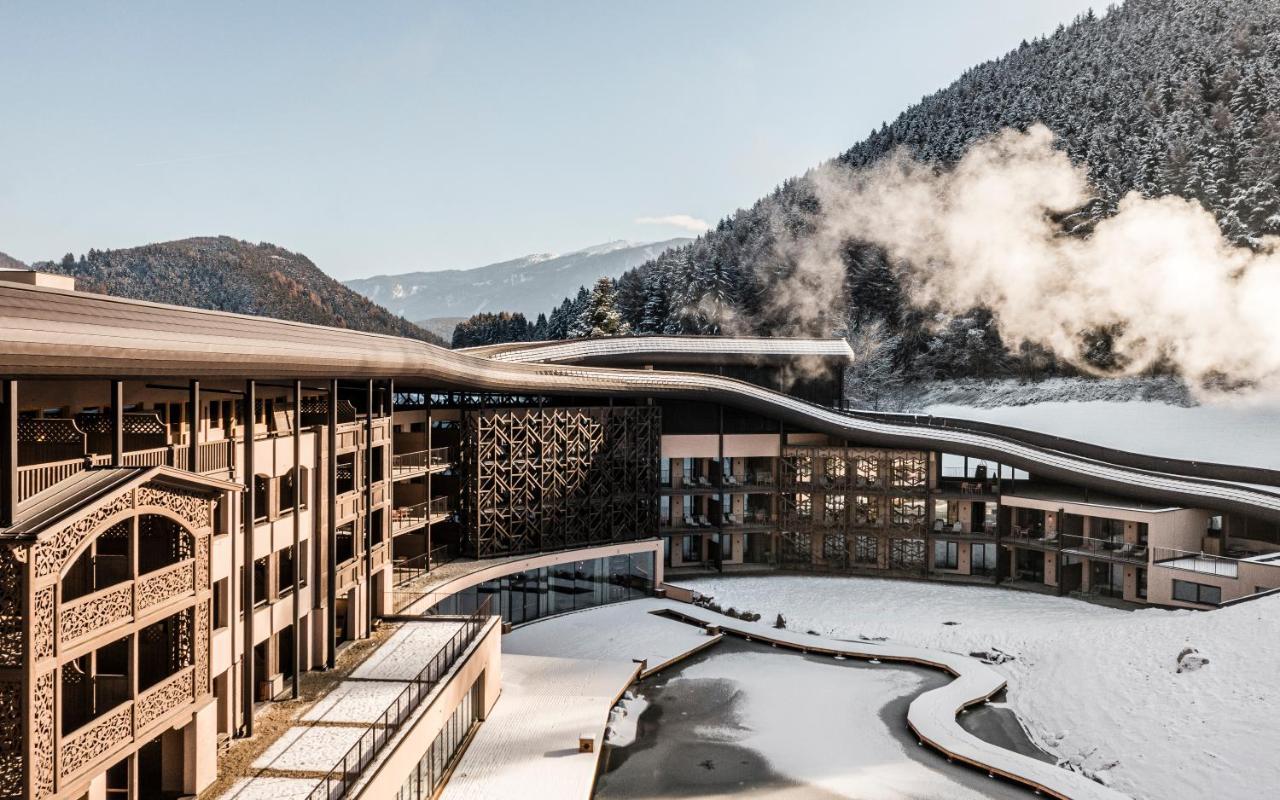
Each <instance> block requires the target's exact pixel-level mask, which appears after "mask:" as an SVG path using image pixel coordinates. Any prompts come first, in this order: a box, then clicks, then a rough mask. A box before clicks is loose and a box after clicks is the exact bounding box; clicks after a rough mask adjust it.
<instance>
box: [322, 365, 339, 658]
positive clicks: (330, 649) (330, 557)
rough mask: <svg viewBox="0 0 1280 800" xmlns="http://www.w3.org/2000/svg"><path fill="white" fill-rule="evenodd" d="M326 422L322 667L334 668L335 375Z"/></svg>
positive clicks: (336, 619)
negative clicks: (324, 638)
mask: <svg viewBox="0 0 1280 800" xmlns="http://www.w3.org/2000/svg"><path fill="white" fill-rule="evenodd" d="M326 422H327V423H328V424H327V427H328V435H327V438H328V450H329V477H328V484H329V491H328V492H327V495H328V500H329V508H328V518H329V521H328V530H327V531H326V533H327V534H328V535H327V537H326V539H327V540H328V541H327V545H328V546H327V547H326V548H325V549H326V550H327V551H328V553H327V558H326V562H327V563H326V564H325V566H326V567H327V571H328V574H327V575H326V576H325V585H326V586H327V587H328V597H327V598H326V600H327V602H328V604H329V607H328V609H327V610H326V614H327V615H328V619H327V622H328V628H329V631H328V642H327V648H326V653H325V668H326V669H333V667H334V663H335V659H336V658H337V653H338V650H337V648H338V639H337V630H338V381H337V380H336V379H334V380H331V381H329V408H328V419H327V420H326Z"/></svg>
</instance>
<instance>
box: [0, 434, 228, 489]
mask: <svg viewBox="0 0 1280 800" xmlns="http://www.w3.org/2000/svg"><path fill="white" fill-rule="evenodd" d="M235 446H236V441H234V440H231V439H225V440H222V441H217V442H202V443H201V444H200V445H199V448H200V449H199V451H198V452H197V453H196V458H197V460H198V467H199V469H200V472H201V474H205V475H207V474H210V473H215V472H223V471H226V470H229V469H231V468H232V467H233V466H234V464H235ZM187 452H188V451H187V446H186V445H165V446H164V447H152V448H148V449H146V450H131V451H129V452H126V453H125V454H124V465H125V466H126V467H176V468H178V469H186V468H187ZM110 464H111V456H110V455H103V454H101V453H99V454H91V455H84V456H81V457H78V458H72V459H64V460H61V461H49V462H44V463H35V464H25V465H23V466H20V467H18V499H19V500H20V501H21V500H26V499H28V498H31V497H35V496H36V495H37V494H40V493H41V492H43V491H44V490H46V489H49V488H51V487H53V486H57V485H58V484H59V483H61V482H63V481H65V480H67V479H68V478H71V477H74V476H76V475H78V474H80V473H81V472H83V471H84V470H85V469H88V468H90V467H105V466H108V465H110Z"/></svg>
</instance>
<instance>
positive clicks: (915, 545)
mask: <svg viewBox="0 0 1280 800" xmlns="http://www.w3.org/2000/svg"><path fill="white" fill-rule="evenodd" d="M924 553H925V550H924V539H890V540H889V567H890V568H891V569H919V568H920V567H923V566H924Z"/></svg>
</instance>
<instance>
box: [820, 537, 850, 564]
mask: <svg viewBox="0 0 1280 800" xmlns="http://www.w3.org/2000/svg"><path fill="white" fill-rule="evenodd" d="M847 547H848V540H847V539H846V537H845V535H844V534H843V533H828V534H827V535H826V536H823V537H822V558H823V560H825V561H826V562H827V563H828V564H831V565H832V566H844V563H845V561H846V560H847V559H848V557H849V551H848V550H847Z"/></svg>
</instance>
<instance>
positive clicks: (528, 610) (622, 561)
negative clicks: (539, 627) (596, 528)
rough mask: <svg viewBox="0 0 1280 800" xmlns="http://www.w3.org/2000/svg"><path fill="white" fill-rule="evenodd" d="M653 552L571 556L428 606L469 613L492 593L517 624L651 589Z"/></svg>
mask: <svg viewBox="0 0 1280 800" xmlns="http://www.w3.org/2000/svg"><path fill="white" fill-rule="evenodd" d="M653 576H654V564H653V553H652V552H651V551H646V552H644V553H633V554H631V555H621V556H606V557H605V558H596V559H590V560H587V561H571V562H568V563H566V564H557V565H556V566H553V567H541V568H539V569H530V570H525V571H523V572H516V573H513V574H511V575H504V576H503V577H501V578H497V579H495V580H491V581H485V582H484V583H481V584H479V585H477V586H473V587H471V588H469V589H464V590H462V591H461V592H458V593H457V594H454V595H450V596H449V597H447V598H445V599H444V600H441V601H440V602H439V603H436V605H435V606H433V607H432V609H431V612H430V613H432V614H470V613H471V612H473V611H475V610H476V608H478V607H479V605H480V603H482V602H484V600H485V598H487V597H491V598H493V610H494V611H496V612H500V613H501V614H502V619H503V621H505V622H510V623H511V624H513V625H519V624H520V623H522V622H532V621H534V620H535V619H542V618H543V617H549V616H552V615H553V614H563V613H565V612H567V611H581V610H582V609H584V608H594V607H595V606H602V605H606V604H608V603H618V602H621V601H623V600H635V599H638V598H641V597H649V596H651V595H652V594H653V589H654V585H653Z"/></svg>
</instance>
